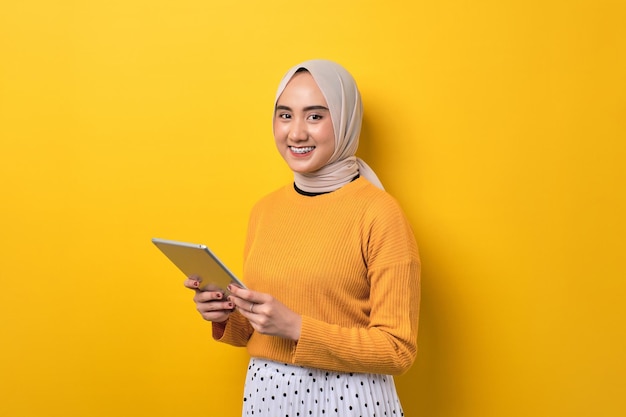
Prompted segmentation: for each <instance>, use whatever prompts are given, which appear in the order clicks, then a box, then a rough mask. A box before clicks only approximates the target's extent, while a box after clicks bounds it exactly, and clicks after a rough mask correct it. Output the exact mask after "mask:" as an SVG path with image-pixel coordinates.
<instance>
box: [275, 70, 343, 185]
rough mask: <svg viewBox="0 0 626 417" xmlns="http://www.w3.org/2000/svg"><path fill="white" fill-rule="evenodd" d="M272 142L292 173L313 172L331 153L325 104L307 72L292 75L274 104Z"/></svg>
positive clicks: (332, 140) (332, 146)
mask: <svg viewBox="0 0 626 417" xmlns="http://www.w3.org/2000/svg"><path fill="white" fill-rule="evenodd" d="M274 140H275V141H276V147H277V148H278V152H280V154H281V156H282V157H283V159H284V160H285V162H287V165H289V168H291V170H292V171H294V172H298V173H301V174H308V173H311V172H315V171H317V170H318V169H320V168H322V167H323V166H324V165H326V163H327V162H328V161H329V160H330V157H331V156H332V154H333V152H334V150H335V132H334V130H333V122H332V119H331V117H330V111H329V110H328V104H327V103H326V99H325V98H324V95H323V94H322V91H321V90H320V89H319V87H318V86H317V83H316V82H315V80H314V79H313V77H312V76H311V74H310V73H308V72H298V73H296V74H295V75H294V76H293V77H292V78H291V80H290V81H289V83H288V84H287V86H286V87H285V89H284V90H283V92H282V94H281V95H280V97H279V98H278V101H277V102H276V109H275V112H274Z"/></svg>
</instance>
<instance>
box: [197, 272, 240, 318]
mask: <svg viewBox="0 0 626 417" xmlns="http://www.w3.org/2000/svg"><path fill="white" fill-rule="evenodd" d="M199 286H200V281H199V280H198V279H196V278H193V277H189V278H188V279H186V280H185V287H187V288H189V289H192V290H194V291H195V295H194V297H193V301H194V303H196V309H197V310H198V312H199V313H200V315H201V316H202V318H203V319H205V320H207V321H212V322H215V323H223V322H225V321H226V320H228V317H229V316H230V314H231V313H232V312H233V311H234V309H235V305H234V304H233V303H232V302H231V301H228V300H226V299H225V298H224V294H223V293H221V292H219V291H201V290H199V289H198V287H199Z"/></svg>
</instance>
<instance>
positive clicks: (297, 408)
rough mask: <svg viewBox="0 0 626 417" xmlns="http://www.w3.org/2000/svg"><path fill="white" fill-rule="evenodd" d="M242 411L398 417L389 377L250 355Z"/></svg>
mask: <svg viewBox="0 0 626 417" xmlns="http://www.w3.org/2000/svg"><path fill="white" fill-rule="evenodd" d="M242 415H243V416H244V417H245V416H261V417H262V416H266V417H305V416H331V417H366V416H367V417H385V416H388V417H401V416H404V413H403V411H402V407H401V405H400V400H399V399H398V394H397V393H396V387H395V384H394V381H393V377H392V376H389V375H377V374H360V373H344V372H333V371H325V370H321V369H311V368H303V367H300V366H294V365H288V364H281V363H277V362H273V361H268V360H265V359H259V358H252V359H250V364H249V366H248V374H247V376H246V384H245V387H244V399H243V411H242Z"/></svg>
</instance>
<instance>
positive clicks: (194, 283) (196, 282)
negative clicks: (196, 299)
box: [191, 280, 200, 288]
mask: <svg viewBox="0 0 626 417" xmlns="http://www.w3.org/2000/svg"><path fill="white" fill-rule="evenodd" d="M192 282H193V284H191V285H192V286H194V287H196V288H198V287H199V286H200V283H199V282H198V281H196V280H193V281H192Z"/></svg>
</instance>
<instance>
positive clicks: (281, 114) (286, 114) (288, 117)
mask: <svg viewBox="0 0 626 417" xmlns="http://www.w3.org/2000/svg"><path fill="white" fill-rule="evenodd" d="M277 116H278V118H279V119H291V115H290V114H289V113H278V115H277Z"/></svg>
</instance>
